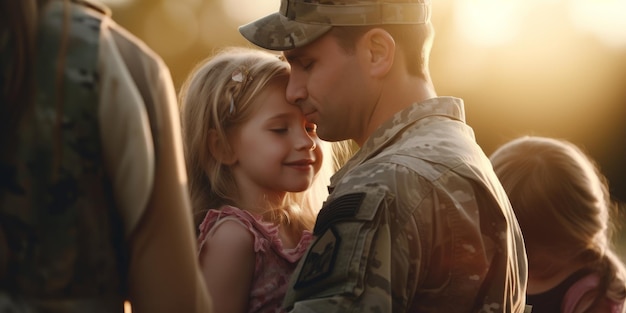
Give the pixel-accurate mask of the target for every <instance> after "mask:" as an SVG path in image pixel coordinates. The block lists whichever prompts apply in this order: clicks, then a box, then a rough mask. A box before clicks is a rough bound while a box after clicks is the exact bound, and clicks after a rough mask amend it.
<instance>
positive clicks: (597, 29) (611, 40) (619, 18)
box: [570, 0, 626, 48]
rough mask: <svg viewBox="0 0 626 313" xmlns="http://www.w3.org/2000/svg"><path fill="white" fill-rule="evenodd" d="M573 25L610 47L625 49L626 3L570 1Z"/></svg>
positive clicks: (603, 0)
mask: <svg viewBox="0 0 626 313" xmlns="http://www.w3.org/2000/svg"><path fill="white" fill-rule="evenodd" d="M570 2H571V4H570V14H571V18H572V21H573V23H574V24H575V25H576V27H578V28H579V29H580V30H582V31H587V32H590V33H592V34H594V35H596V36H598V37H599V39H600V40H602V42H603V43H605V44H607V45H609V46H611V47H616V48H619V47H622V48H623V47H626V1H624V0H570Z"/></svg>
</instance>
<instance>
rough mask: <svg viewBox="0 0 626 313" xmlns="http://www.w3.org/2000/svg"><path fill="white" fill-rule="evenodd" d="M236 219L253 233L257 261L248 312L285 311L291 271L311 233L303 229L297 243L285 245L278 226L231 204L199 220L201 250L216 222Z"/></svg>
mask: <svg viewBox="0 0 626 313" xmlns="http://www.w3.org/2000/svg"><path fill="white" fill-rule="evenodd" d="M226 220H235V221H238V222H240V223H241V224H242V225H243V226H244V227H246V228H247V229H248V230H249V231H250V233H251V234H252V235H253V236H254V252H255V253H256V265H255V269H254V278H253V281H252V288H251V290H250V303H249V307H248V312H267V313H270V312H271V313H275V312H282V310H281V305H282V302H283V298H284V296H285V292H286V290H287V285H288V284H289V279H290V276H291V274H292V273H293V271H294V270H295V268H296V265H297V264H298V261H299V260H300V258H301V257H302V255H303V254H304V253H305V252H306V249H307V247H308V246H309V244H310V243H311V239H312V235H311V232H309V231H304V232H303V233H302V237H301V239H300V242H299V243H298V245H297V246H296V247H295V248H293V249H285V248H283V244H282V241H281V240H280V237H279V236H278V226H277V225H274V224H272V223H267V222H264V221H262V219H261V217H260V216H258V215H255V214H252V213H250V212H248V211H244V210H241V209H238V208H236V207H232V206H223V207H222V208H221V209H220V210H209V212H207V214H206V216H205V217H204V221H202V223H201V224H200V236H199V237H198V251H200V249H202V246H203V245H204V243H205V242H206V239H207V237H208V236H209V235H210V234H211V233H212V229H214V227H215V225H216V224H217V223H222V222H223V221H226Z"/></svg>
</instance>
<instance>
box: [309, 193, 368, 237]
mask: <svg viewBox="0 0 626 313" xmlns="http://www.w3.org/2000/svg"><path fill="white" fill-rule="evenodd" d="M364 199H365V193H364V192H359V193H351V194H347V195H343V196H341V197H339V198H337V199H335V200H333V201H332V202H330V203H329V204H328V205H326V206H324V207H323V208H322V209H321V210H320V212H319V213H318V215H317V221H316V222H315V228H314V229H313V234H314V235H315V236H319V235H320V234H321V233H322V232H324V231H325V230H326V229H328V227H329V226H330V225H331V224H332V223H333V222H335V221H337V220H341V219H346V218H352V217H355V216H356V213H357V212H358V211H359V208H360V207H361V204H362V203H363V200H364Z"/></svg>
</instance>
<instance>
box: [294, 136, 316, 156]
mask: <svg viewBox="0 0 626 313" xmlns="http://www.w3.org/2000/svg"><path fill="white" fill-rule="evenodd" d="M315 148H317V144H316V142H315V140H314V139H313V138H312V137H311V136H310V135H309V134H308V133H307V132H306V131H303V132H302V133H301V134H300V135H298V138H297V143H296V149H297V150H308V151H313V150H315Z"/></svg>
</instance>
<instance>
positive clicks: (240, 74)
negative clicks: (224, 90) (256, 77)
mask: <svg viewBox="0 0 626 313" xmlns="http://www.w3.org/2000/svg"><path fill="white" fill-rule="evenodd" d="M230 79H232V81H234V82H237V83H239V84H237V86H235V87H233V89H231V92H232V94H231V97H230V107H229V108H228V113H229V114H233V112H235V100H234V99H235V95H237V94H239V93H240V92H241V90H242V89H243V88H245V84H246V83H247V82H248V81H249V80H252V78H250V76H249V73H248V71H247V70H245V69H244V68H243V67H240V68H238V69H236V70H235V71H233V73H232V74H231V75H230Z"/></svg>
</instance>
